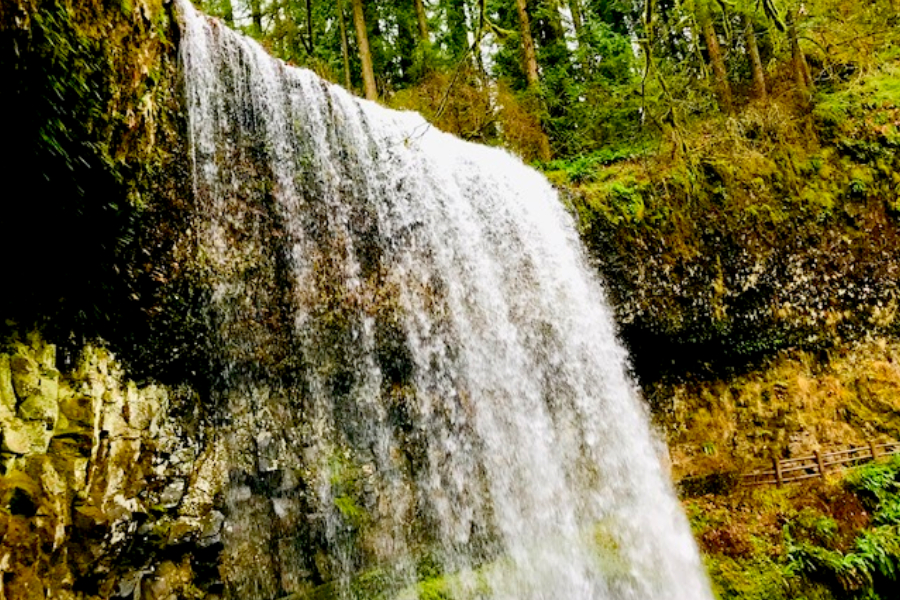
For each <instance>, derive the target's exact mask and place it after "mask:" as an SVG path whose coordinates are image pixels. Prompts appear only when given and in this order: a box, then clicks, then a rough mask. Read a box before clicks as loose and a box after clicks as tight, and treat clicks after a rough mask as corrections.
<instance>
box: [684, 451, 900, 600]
mask: <svg viewBox="0 0 900 600" xmlns="http://www.w3.org/2000/svg"><path fill="white" fill-rule="evenodd" d="M898 502H900V459H898V458H896V457H895V458H893V459H891V460H889V461H885V462H881V463H873V464H870V465H867V466H865V467H862V468H860V469H858V470H857V471H854V472H851V473H849V474H848V475H847V476H846V478H844V479H843V480H830V481H828V482H827V483H822V484H817V485H813V486H809V487H804V486H788V487H786V488H781V489H778V488H768V489H751V490H739V491H735V492H732V493H731V494H730V495H728V496H720V497H714V496H707V497H704V498H700V499H695V500H690V501H687V502H686V506H687V509H688V512H689V516H690V518H691V523H692V526H693V527H694V531H695V532H696V534H697V537H698V539H699V541H700V544H701V546H702V548H703V550H704V551H705V555H706V561H707V566H708V568H709V572H710V576H711V577H712V579H713V582H714V586H715V589H716V593H717V595H718V597H719V598H721V599H723V600H726V599H732V598H735V599H736V598H741V599H742V600H746V599H757V598H758V599H760V600H762V599H769V600H776V599H779V598H784V599H788V598H790V599H797V598H807V599H810V600H811V599H813V598H816V599H822V600H824V599H829V600H831V599H835V600H837V599H841V600H843V599H848V600H849V599H861V598H866V599H870V600H876V599H880V598H892V597H893V595H894V593H895V590H896V585H897V577H898V575H900V543H898V539H900V538H898V535H897V534H898V527H900V511H898Z"/></svg>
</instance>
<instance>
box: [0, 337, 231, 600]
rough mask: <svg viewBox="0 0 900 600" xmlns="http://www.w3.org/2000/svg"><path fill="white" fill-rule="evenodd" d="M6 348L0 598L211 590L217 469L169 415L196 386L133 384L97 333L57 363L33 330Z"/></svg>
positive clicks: (0, 410) (0, 388) (205, 445)
mask: <svg viewBox="0 0 900 600" xmlns="http://www.w3.org/2000/svg"><path fill="white" fill-rule="evenodd" d="M5 350H6V351H5V352H3V353H0V394H2V395H0V400H2V404H0V425H2V436H3V437H2V452H0V459H2V476H0V573H2V574H3V577H2V578H0V599H2V600H31V599H36V598H60V599H66V598H110V597H132V598H139V597H140V598H145V599H147V598H150V599H160V600H162V599H170V598H171V599H174V598H201V597H212V596H210V594H213V593H214V592H215V591H216V589H217V586H218V585H220V584H219V582H218V579H217V573H216V570H215V569H214V568H213V569H210V568H209V565H208V564H203V563H202V558H201V557H209V560H211V561H212V563H213V564H214V563H215V561H216V558H217V555H218V551H219V547H220V541H219V538H218V536H219V533H220V530H221V527H222V523H223V520H224V517H223V514H222V513H221V512H219V511H217V510H216V509H215V503H216V502H217V494H218V493H219V492H220V491H221V488H222V483H223V477H224V476H225V473H224V469H223V468H221V465H219V464H218V462H217V461H218V458H219V454H218V453H217V450H216V444H215V443H214V440H211V439H207V437H206V436H205V435H199V436H195V435H189V434H188V433H186V432H185V431H184V429H183V426H182V424H183V423H184V422H185V421H184V419H183V418H170V412H171V411H172V410H176V409H178V408H179V406H181V405H184V404H185V403H190V404H194V403H195V402H196V400H197V399H196V397H195V395H194V394H193V393H192V392H191V391H190V390H189V389H187V388H180V389H173V388H166V387H162V386H159V385H138V384H137V383H136V382H134V381H130V380H128V379H127V378H126V377H125V375H124V373H123V371H122V369H121V367H120V365H119V364H118V363H117V361H116V360H115V358H114V357H113V356H112V355H111V354H110V353H109V352H108V351H106V350H104V349H102V348H99V347H95V346H87V347H85V348H84V349H83V351H82V353H81V356H80V357H79V358H78V360H77V361H76V363H75V365H74V366H72V367H69V368H64V369H62V372H61V370H60V368H59V367H60V366H59V364H58V360H57V356H56V354H57V353H56V348H55V347H54V346H53V345H52V344H48V343H46V342H44V341H43V340H42V339H41V338H40V337H39V336H38V335H36V334H32V335H29V336H27V337H26V338H25V339H13V340H12V341H11V343H10V344H9V345H8V347H7V348H6V349H5ZM198 570H199V571H202V572H203V574H202V576H200V577H198V575H197V572H198ZM136 590H139V591H136Z"/></svg>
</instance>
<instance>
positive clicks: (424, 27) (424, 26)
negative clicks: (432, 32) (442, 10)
mask: <svg viewBox="0 0 900 600" xmlns="http://www.w3.org/2000/svg"><path fill="white" fill-rule="evenodd" d="M414 2H415V6H416V23H417V24H418V26H419V41H422V42H425V43H428V42H429V41H430V39H429V35H428V15H426V14H425V3H424V2H423V0H414Z"/></svg>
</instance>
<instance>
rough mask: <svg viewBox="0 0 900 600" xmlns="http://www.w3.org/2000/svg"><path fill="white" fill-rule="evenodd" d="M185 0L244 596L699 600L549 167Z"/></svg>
mask: <svg viewBox="0 0 900 600" xmlns="http://www.w3.org/2000/svg"><path fill="white" fill-rule="evenodd" d="M179 10H180V14H181V19H182V21H183V23H182V30H183V31H182V35H183V39H182V40H181V47H182V57H183V62H184V80H185V89H186V97H187V105H188V121H189V128H190V138H191V139H190V141H191V149H192V153H193V177H194V190H195V196H196V208H195V209H194V210H195V211H196V214H195V217H196V218H195V221H194V226H193V228H192V232H191V233H192V234H193V237H194V240H195V241H194V244H195V248H196V253H197V259H198V262H199V263H200V264H202V265H204V270H205V271H204V272H205V273H206V275H205V276H206V278H207V279H208V282H209V285H210V287H211V288H212V290H213V291H212V299H211V301H210V304H211V310H210V318H211V320H212V321H213V322H214V324H215V332H216V340H217V344H216V345H217V347H216V349H215V353H216V355H217V357H218V358H217V360H218V364H220V365H221V375H220V377H219V378H218V380H217V383H216V385H215V389H216V393H217V394H218V395H219V396H220V398H219V400H220V401H221V405H222V408H221V412H222V414H223V417H222V419H223V424H222V428H221V432H222V435H223V437H225V438H226V439H227V447H228V451H229V457H228V459H227V462H228V464H229V468H230V472H229V474H228V476H229V484H228V488H227V489H228V493H227V498H226V499H225V503H226V505H227V508H228V516H227V519H228V520H227V525H226V528H225V532H226V533H225V536H224V543H225V550H224V557H223V559H222V568H221V571H222V573H223V578H224V579H225V582H226V586H227V590H228V592H229V595H230V596H232V597H235V598H241V599H242V600H269V599H275V598H280V597H283V596H289V597H296V598H305V597H310V598H325V597H336V598H352V597H357V598H385V599H387V598H416V597H422V598H438V597H440V598H460V599H462V598H491V599H497V600H499V599H510V600H513V599H515V600H528V599H553V600H579V599H615V600H623V599H626V598H634V599H641V600H651V599H663V598H665V599H668V600H679V599H684V600H702V599H704V598H710V597H711V596H710V593H709V591H708V587H707V583H706V580H705V577H704V575H703V573H702V568H701V566H700V563H699V560H698V555H697V552H696V549H695V546H694V542H693V540H692V539H691V536H690V532H689V530H688V527H687V525H686V521H685V519H684V517H683V515H682V514H681V513H680V510H679V506H678V503H677V502H676V500H675V498H674V496H673V494H672V491H671V489H670V485H669V484H668V483H667V481H666V477H665V475H664V473H663V472H662V469H661V466H660V460H659V457H658V454H657V451H656V449H655V446H654V443H653V442H652V438H651V434H650V431H649V426H648V421H647V417H646V415H645V413H644V411H643V409H642V407H641V405H640V402H639V401H638V399H637V396H636V393H635V390H634V389H633V387H632V385H631V384H630V382H629V381H628V379H627V377H626V375H625V356H624V353H623V351H622V349H621V348H620V347H619V346H618V345H617V343H616V340H615V335H614V327H613V323H612V319H611V315H610V311H609V309H608V307H607V305H606V303H605V301H604V297H603V293H602V290H601V287H600V285H599V283H598V281H597V279H596V277H595V275H593V274H592V272H591V270H590V269H589V267H588V266H587V264H586V262H585V259H584V256H583V255H582V250H581V248H580V246H579V242H578V240H577V236H576V234H575V231H574V228H573V226H572V222H571V218H570V217H569V216H568V215H567V214H566V212H565V211H564V210H563V209H562V207H561V205H560V203H559V201H558V199H557V197H556V194H555V193H554V191H553V190H552V188H551V187H550V185H549V184H548V183H547V181H546V180H544V179H543V178H542V177H541V176H540V175H539V174H537V173H536V172H534V171H533V170H531V169H529V168H527V167H525V166H524V165H522V164H521V163H520V162H519V161H518V160H516V159H515V158H513V157H511V156H509V155H508V154H506V153H504V152H502V151H499V150H496V149H489V148H486V147H482V146H478V145H473V144H469V143H465V142H462V141H460V140H458V139H456V138H453V137H452V136H450V135H446V134H443V133H440V132H438V131H436V130H434V129H432V128H430V127H428V126H427V125H426V123H425V122H424V121H423V120H422V118H421V117H419V116H418V115H416V114H413V113H403V112H395V111H390V110H387V109H384V108H382V107H380V106H378V105H376V104H374V103H370V102H364V101H361V100H358V99H356V98H354V97H352V96H351V95H349V94H348V93H347V92H345V91H344V90H342V89H340V88H338V87H336V86H332V85H329V84H327V83H325V82H323V81H321V80H320V79H318V78H317V77H316V76H315V75H313V74H312V73H310V72H308V71H305V70H301V69H296V68H292V67H289V66H287V65H285V64H283V63H281V62H278V61H276V60H274V59H272V58H270V57H269V56H267V55H266V54H265V53H264V51H263V50H262V49H261V48H260V47H259V46H258V45H256V44H255V43H253V42H251V41H249V40H247V39H245V38H243V37H241V36H240V35H238V34H236V33H234V32H232V31H230V30H228V29H227V28H225V27H224V26H222V25H221V24H220V23H218V22H216V21H214V20H210V19H208V18H206V17H204V16H202V15H200V14H198V13H197V12H195V10H194V9H193V8H192V7H191V5H190V3H189V2H188V1H187V0H180V3H179ZM292 594H293V596H292Z"/></svg>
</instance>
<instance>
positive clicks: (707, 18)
mask: <svg viewBox="0 0 900 600" xmlns="http://www.w3.org/2000/svg"><path fill="white" fill-rule="evenodd" d="M698 8H699V10H698V15H697V17H698V19H699V21H700V29H701V31H702V32H703V39H704V41H705V42H706V51H707V52H708V53H709V62H710V65H711V66H712V70H713V74H714V75H715V78H716V88H717V90H718V95H719V108H721V109H722V110H723V111H726V112H729V111H731V107H732V99H731V85H730V84H729V83H728V70H727V69H726V68H725V59H724V58H723V56H722V48H721V47H720V46H719V37H718V36H717V35H716V28H715V26H714V25H713V20H712V15H711V14H710V12H709V4H708V3H707V2H705V1H704V2H702V3H698Z"/></svg>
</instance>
